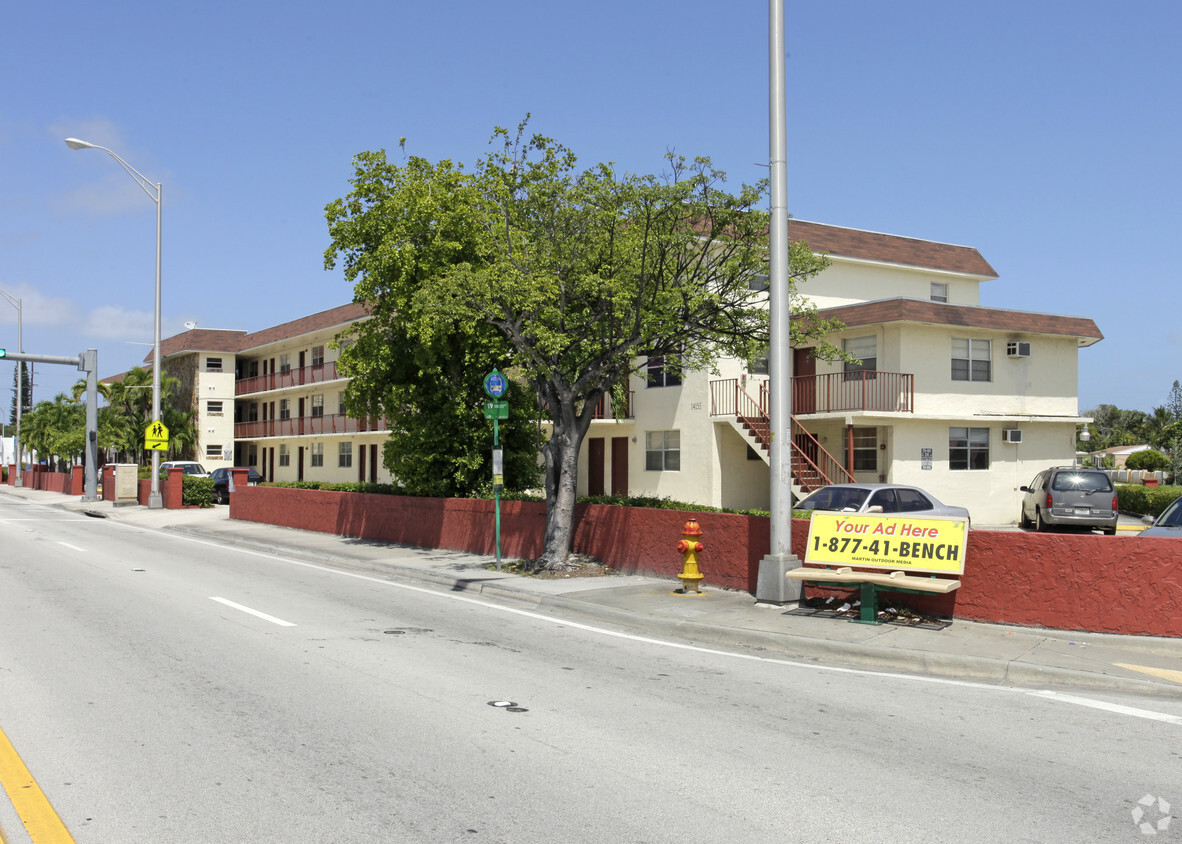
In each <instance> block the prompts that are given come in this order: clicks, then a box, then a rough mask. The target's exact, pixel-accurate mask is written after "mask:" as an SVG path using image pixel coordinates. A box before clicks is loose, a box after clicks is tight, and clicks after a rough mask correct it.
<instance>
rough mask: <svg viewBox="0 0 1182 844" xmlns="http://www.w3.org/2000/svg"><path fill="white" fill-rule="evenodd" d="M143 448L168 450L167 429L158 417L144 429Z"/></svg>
mask: <svg viewBox="0 0 1182 844" xmlns="http://www.w3.org/2000/svg"><path fill="white" fill-rule="evenodd" d="M144 448H146V449H148V450H149V451H168V429H167V428H165V427H164V423H163V422H161V421H160V420H159V419H157V420H156V421H155V422H153V423H152V424H150V425H149V426H148V427H147V428H145V429H144Z"/></svg>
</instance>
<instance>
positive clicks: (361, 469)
mask: <svg viewBox="0 0 1182 844" xmlns="http://www.w3.org/2000/svg"><path fill="white" fill-rule="evenodd" d="M357 482H358V483H364V482H365V446H364V445H363V446H361V447H360V448H358V449H357Z"/></svg>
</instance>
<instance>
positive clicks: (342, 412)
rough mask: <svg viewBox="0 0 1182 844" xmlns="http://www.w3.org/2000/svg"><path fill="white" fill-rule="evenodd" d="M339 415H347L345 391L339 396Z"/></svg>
mask: <svg viewBox="0 0 1182 844" xmlns="http://www.w3.org/2000/svg"><path fill="white" fill-rule="evenodd" d="M337 413H339V414H340V415H341V416H344V415H345V391H344V390H341V392H340V393H339V394H338V395H337Z"/></svg>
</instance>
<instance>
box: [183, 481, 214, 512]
mask: <svg viewBox="0 0 1182 844" xmlns="http://www.w3.org/2000/svg"><path fill="white" fill-rule="evenodd" d="M181 504H183V505H185V506H186V507H212V506H213V478H198V477H196V476H194V475H185V476H184V481H182V482H181Z"/></svg>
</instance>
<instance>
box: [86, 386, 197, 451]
mask: <svg viewBox="0 0 1182 844" xmlns="http://www.w3.org/2000/svg"><path fill="white" fill-rule="evenodd" d="M179 387H180V380H179V379H177V378H172V377H171V376H169V375H167V374H166V375H164V377H163V378H161V379H160V397H161V403H160V416H161V419H160V421H161V422H163V423H164V426H165V427H166V428H168V445H169V449H168V450H169V456H170V457H174V458H177V459H188V458H189V457H191V455H192V451H193V447H194V446H195V445H196V443H197V428H196V426H195V425H194V422H193V411H192V410H187V409H184V408H182V407H181V404H182V402H183V399H182V398H181V396H180V395H179V389H178V388H179ZM85 391H86V382H85V381H79V382H78V383H77V384H75V385H74V394H75V396H76V397H77V396H80V395H81V394H82V393H84V392H85ZM99 392H100V393H101V394H102V396H103V398H104V399H105V400H106V407H104V408H101V409H100V411H99V442H100V443H101V444H102V446H103V447H104V448H114V449H115V450H116V451H118V452H120V453H121V454H123V455H128V456H130V457H131V458H132V459H133V460H134V461H135V462H136V463H138V464H140V465H143V464H144V463H145V462H147V461H146V460H145V459H144V458H145V454H144V452H145V449H144V432H145V431H146V430H147V428H148V425H149V424H150V423H151V422H152V370H150V369H145V368H144V367H141V366H137V367H134V368H133V369H131V370H129V371H128V372H126V373H125V374H124V375H123V377H122V378H121V379H119V380H118V381H110V382H105V383H100V384H99Z"/></svg>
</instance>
